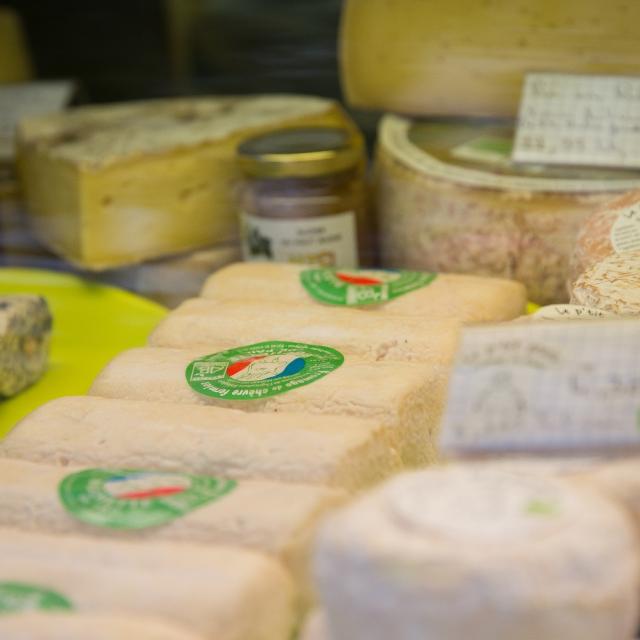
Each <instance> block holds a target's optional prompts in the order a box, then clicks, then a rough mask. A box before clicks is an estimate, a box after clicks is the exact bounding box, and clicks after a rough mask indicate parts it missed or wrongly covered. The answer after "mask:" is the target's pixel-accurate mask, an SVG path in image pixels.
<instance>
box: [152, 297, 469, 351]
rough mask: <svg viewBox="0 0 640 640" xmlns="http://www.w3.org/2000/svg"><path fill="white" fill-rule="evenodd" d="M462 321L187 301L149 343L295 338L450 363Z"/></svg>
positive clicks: (171, 344) (194, 344)
mask: <svg viewBox="0 0 640 640" xmlns="http://www.w3.org/2000/svg"><path fill="white" fill-rule="evenodd" d="M459 327H460V325H459V323H458V322H456V321H453V320H433V321H431V320H428V319H422V318H412V317H407V318H403V319H402V320H401V321H399V320H398V318H394V317H391V316H389V315H386V314H376V313H371V314H364V313H361V312H360V311H358V310H357V309H341V310H339V311H338V313H336V311H335V310H334V309H332V308H330V307H327V306H323V305H317V306H316V307H312V306H310V305H291V304H286V303H281V304H277V303H268V302H253V301H251V302H240V301H238V302H236V301H230V302H217V301H215V300H207V299H204V298H195V299H192V300H187V301H186V302H184V303H183V304H182V305H180V307H178V309H176V310H175V311H173V312H172V313H171V314H170V315H169V316H168V317H167V318H166V319H165V320H163V321H162V322H161V323H160V325H159V326H158V328H157V329H156V330H155V332H154V333H153V334H152V335H151V338H150V339H149V344H151V345H152V346H156V347H176V348H190V347H207V346H208V345H209V344H217V345H224V346H225V347H226V348H229V347H233V346H235V345H236V344H237V343H238V336H242V340H243V341H244V342H247V343H253V342H262V341H265V340H294V341H299V342H310V343H320V344H322V343H324V342H330V343H331V345H332V346H333V347H334V348H336V349H338V350H339V351H341V352H343V353H348V354H351V355H354V356H357V357H358V358H362V359H363V360H372V361H380V360H396V361H403V360H409V361H418V362H420V361H422V362H431V363H438V364H450V363H452V361H453V357H454V354H455V352H456V348H457V343H458V335H459Z"/></svg>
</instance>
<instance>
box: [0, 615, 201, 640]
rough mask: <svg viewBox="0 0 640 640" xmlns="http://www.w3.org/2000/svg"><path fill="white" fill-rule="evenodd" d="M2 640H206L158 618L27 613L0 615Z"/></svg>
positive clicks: (0, 635)
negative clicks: (89, 639)
mask: <svg viewBox="0 0 640 640" xmlns="http://www.w3.org/2000/svg"><path fill="white" fill-rule="evenodd" d="M0 637H1V638H2V640H87V639H88V638H91V640H125V639H127V638H129V639H131V640H134V639H135V640H205V636H202V635H200V634H196V633H192V632H190V631H187V630H186V629H183V628H181V627H180V626H176V625H174V624H173V623H171V622H167V621H166V620H163V619H162V617H161V616H158V617H149V616H128V615H123V614H121V613H113V612H112V613H79V612H77V611H74V612H71V613H60V612H55V613H52V612H48V613H46V612H35V611H28V612H25V613H17V614H13V615H7V614H5V615H2V616H0Z"/></svg>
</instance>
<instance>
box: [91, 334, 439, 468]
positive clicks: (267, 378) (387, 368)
mask: <svg viewBox="0 0 640 640" xmlns="http://www.w3.org/2000/svg"><path fill="white" fill-rule="evenodd" d="M309 346H312V345H304V346H302V347H300V349H301V352H302V353H303V354H306V351H305V349H308V347H309ZM223 348H224V346H222V347H221V346H218V345H214V344H212V345H210V347H209V348H208V350H207V351H205V352H203V351H202V350H181V349H165V348H146V349H131V350H129V351H125V352H123V353H122V354H120V355H119V356H117V357H116V358H114V359H113V360H112V361H111V362H110V363H109V364H108V365H107V366H106V367H105V368H104V369H103V370H102V372H101V373H100V375H98V377H97V378H96V380H95V381H94V383H93V386H92V387H91V390H90V392H89V393H90V394H91V395H94V396H101V397H104V398H120V399H125V400H146V401H149V402H159V403H163V402H176V403H181V404H185V405H194V404H195V405H213V406H218V407H225V408H232V409H242V410H244V411H251V412H267V413H278V414H280V413H288V412H297V413H301V412H305V413H311V414H322V415H343V416H354V417H358V418H372V419H374V420H377V421H379V422H381V423H382V424H383V425H385V426H386V427H388V428H389V430H390V432H391V434H392V435H391V437H392V441H393V442H394V444H395V445H396V446H397V447H398V451H399V453H400V455H401V457H402V459H403V460H404V462H405V463H406V464H411V465H417V464H426V463H428V462H431V461H433V460H434V459H435V458H436V456H437V454H436V450H435V438H436V433H437V429H438V426H439V421H440V416H441V413H442V408H443V404H444V395H445V388H446V382H447V375H446V371H444V370H443V367H440V366H435V367H433V366H430V365H428V364H418V363H414V362H402V363H396V362H364V361H361V360H356V359H351V358H349V357H347V358H346V361H345V362H344V364H343V365H342V366H339V367H338V368H336V369H335V370H333V371H331V372H330V373H328V374H327V375H325V376H324V377H321V378H319V379H316V380H314V381H311V382H310V383H309V384H304V385H303V386H298V387H297V388H293V389H291V390H289V391H286V392H284V393H282V392H279V393H276V394H273V395H270V394H271V391H269V390H267V392H266V395H265V394H262V388H263V387H264V388H266V389H270V388H272V387H275V386H276V385H277V386H281V385H286V384H296V383H297V382H298V381H305V380H306V376H307V369H309V368H311V369H312V368H313V361H314V360H313V358H314V356H313V351H311V353H312V355H311V356H310V357H309V356H306V355H302V356H301V357H300V358H299V359H296V360H295V361H292V362H291V363H292V365H295V364H297V363H298V362H302V363H305V362H306V360H305V359H308V360H310V361H311V364H310V365H309V367H307V365H306V364H303V369H302V370H301V371H300V372H298V373H294V374H292V375H290V376H289V375H287V371H286V370H283V371H282V372H281V373H282V374H283V375H284V378H281V379H276V378H274V374H275V375H276V376H277V375H280V374H279V373H278V371H280V369H279V368H277V367H276V366H275V365H276V364H277V362H276V363H273V362H272V361H271V359H270V360H267V361H265V366H266V365H272V364H273V366H268V367H266V369H265V371H264V373H257V374H256V375H257V376H258V380H257V381H258V382H260V383H261V384H260V388H259V389H258V391H257V393H259V394H261V395H254V396H250V395H245V393H246V394H249V393H253V390H248V391H245V389H244V387H245V386H246V385H244V384H243V383H242V381H239V380H238V378H237V376H238V375H240V374H242V371H244V369H240V370H239V371H238V373H234V371H235V367H234V368H233V370H232V369H230V368H229V367H231V366H232V364H233V363H232V360H238V361H241V364H242V366H244V365H245V364H247V365H248V364H249V363H250V359H241V358H242V356H235V357H234V356H232V355H230V356H229V357H228V358H227V360H228V363H229V364H228V365H226V366H227V368H226V372H225V379H224V383H225V386H226V387H227V388H226V389H221V391H220V392H218V391H216V390H215V389H214V391H213V393H214V395H210V394H205V393H201V392H198V391H196V390H194V389H193V388H192V387H191V386H190V385H189V384H188V383H187V379H186V370H187V366H188V365H190V363H192V362H194V361H196V360H199V359H200V358H201V357H203V356H206V355H207V354H215V353H217V352H220V351H222V349H223ZM320 349H324V348H323V347H320ZM295 351H297V349H295V350H294V352H295ZM264 353H268V349H266V348H265V351H264ZM258 358H260V359H262V360H264V358H261V356H260V355H259V356H258ZM320 358H322V356H320ZM221 371H224V369H222V370H221ZM310 375H311V376H313V371H311V372H310ZM262 383H264V384H262ZM216 389H218V387H216ZM235 398H244V399H235Z"/></svg>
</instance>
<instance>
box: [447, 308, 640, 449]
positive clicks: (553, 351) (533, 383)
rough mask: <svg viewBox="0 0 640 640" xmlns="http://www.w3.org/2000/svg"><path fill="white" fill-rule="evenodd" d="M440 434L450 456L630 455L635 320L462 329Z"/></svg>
mask: <svg viewBox="0 0 640 640" xmlns="http://www.w3.org/2000/svg"><path fill="white" fill-rule="evenodd" d="M441 433H442V435H441V443H440V445H441V450H442V451H443V452H444V453H445V454H452V455H487V454H492V453H543V452H545V453H547V452H548V453H571V452H576V453H594V452H607V451H612V452H613V451H615V450H621V451H624V452H628V451H629V450H630V449H638V450H640V323H638V322H632V321H621V320H614V321H592V322H588V323H585V322H581V321H577V322H572V321H566V322H561V323H556V322H554V323H546V322H545V323H536V324H532V323H523V324H514V325H513V326H499V327H498V326H492V327H474V328H468V329H465V331H464V332H463V337H462V343H461V347H460V351H459V353H458V358H457V362H456V366H455V368H454V371H453V375H452V378H451V381H450V390H449V400H448V404H447V410H446V412H445V417H444V421H443V425H442V431H441Z"/></svg>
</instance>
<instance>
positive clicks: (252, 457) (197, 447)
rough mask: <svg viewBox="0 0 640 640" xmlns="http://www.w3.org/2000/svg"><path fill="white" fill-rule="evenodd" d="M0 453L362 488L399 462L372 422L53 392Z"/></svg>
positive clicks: (51, 461) (1, 445)
mask: <svg viewBox="0 0 640 640" xmlns="http://www.w3.org/2000/svg"><path fill="white" fill-rule="evenodd" d="M0 457H3V458H7V457H8V458H16V459H22V460H31V461H32V462H41V463H45V464H57V465H61V466H67V465H76V466H79V465H84V466H110V467H120V468H125V469H126V468H143V469H158V470H163V471H189V472H191V473H199V474H203V475H214V476H223V477H230V478H235V479H238V480H245V479H254V480H255V479H269V480H277V481H282V482H303V483H313V484H321V485H328V486H333V487H337V488H344V489H347V490H349V491H357V490H360V489H363V488H365V487H367V486H369V485H371V484H374V483H375V482H378V481H379V480H381V479H383V478H385V477H387V476H389V475H390V474H392V473H394V472H396V471H398V470H399V469H400V468H401V462H400V459H399V458H398V455H397V453H396V452H395V451H394V450H393V449H392V447H391V446H390V439H389V436H388V433H387V430H386V429H385V428H384V426H383V425H382V423H381V422H380V421H376V420H372V421H368V420H362V419H358V418H354V417H351V416H340V417H336V416H316V415H309V414H304V415H302V414H298V413H295V412H294V413H283V414H278V415H269V414H256V413H246V412H244V411H237V410H232V409H224V408H219V407H199V406H188V407H187V406H185V405H184V404H170V403H166V402H162V403H161V402H158V403H150V402H139V401H129V400H112V399H105V398H97V397H91V396H83V397H67V398H59V399H57V400H52V401H51V402H49V403H47V404H45V405H43V406H42V407H39V408H38V409H36V410H35V411H33V412H32V413H31V414H29V415H28V416H27V417H25V418H24V419H23V420H22V421H21V422H20V423H19V424H18V425H17V426H16V427H14V429H13V430H12V431H11V432H10V433H9V434H8V435H7V436H6V437H5V438H4V439H2V440H0Z"/></svg>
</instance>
